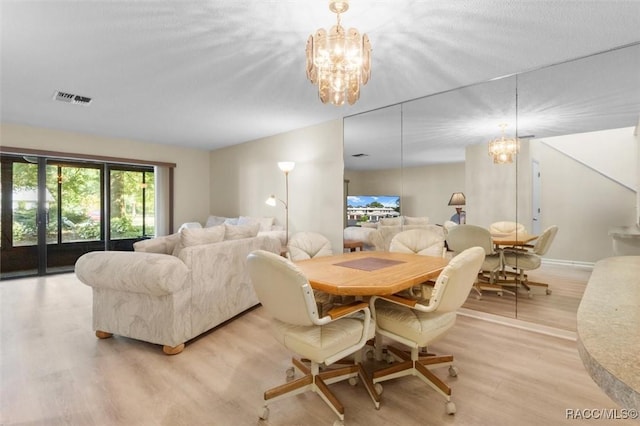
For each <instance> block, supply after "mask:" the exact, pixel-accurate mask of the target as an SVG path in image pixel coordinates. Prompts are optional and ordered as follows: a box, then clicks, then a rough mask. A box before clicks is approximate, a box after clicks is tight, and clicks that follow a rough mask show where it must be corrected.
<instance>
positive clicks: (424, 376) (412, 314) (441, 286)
mask: <svg viewBox="0 0 640 426" xmlns="http://www.w3.org/2000/svg"><path fill="white" fill-rule="evenodd" d="M461 226H464V225H461ZM484 256H485V252H484V250H483V249H482V248H481V247H473V248H470V249H467V250H465V251H463V252H462V253H460V254H459V255H458V256H456V257H455V258H453V259H452V260H451V262H449V264H448V265H447V266H446V267H445V269H444V270H443V271H442V272H441V273H440V275H439V276H438V279H437V280H436V284H435V287H434V289H433V294H432V296H431V298H430V299H429V301H428V303H427V304H421V303H417V302H416V301H415V300H409V299H404V298H401V297H398V296H374V297H372V298H371V301H370V306H371V311H372V314H373V317H374V319H375V321H376V328H377V329H376V344H375V348H376V349H375V350H376V358H377V359H381V358H382V353H381V347H382V346H381V345H382V343H383V342H382V339H383V338H385V337H386V338H389V339H391V340H393V341H395V342H398V343H401V344H403V345H406V346H408V347H409V348H411V352H410V353H406V352H404V351H402V350H400V349H397V348H395V347H393V346H388V347H387V350H388V353H389V354H390V355H391V356H392V357H393V358H397V359H399V360H400V362H399V363H396V364H394V365H391V366H389V367H387V368H383V369H381V370H377V371H375V372H374V373H373V382H374V383H375V388H376V391H377V392H378V393H381V392H382V385H381V384H380V382H383V381H385V380H390V379H395V378H399V377H403V376H408V375H413V376H417V377H418V378H420V379H421V380H422V381H424V382H425V383H427V384H428V385H429V386H431V387H432V388H433V389H435V390H436V391H437V392H438V393H439V394H440V395H442V396H444V398H445V399H446V401H447V402H446V406H445V407H446V412H447V413H448V414H454V413H455V412H456V406H455V404H454V402H453V401H452V400H451V389H450V388H449V387H448V386H447V385H446V384H445V383H444V382H443V381H442V380H440V379H439V378H438V377H437V376H435V375H434V374H433V373H432V372H431V371H430V370H431V369H434V368H437V367H443V366H449V374H450V375H451V376H456V375H457V370H456V369H455V367H453V366H452V363H453V356H452V355H440V356H438V355H432V354H431V355H429V356H426V357H420V356H419V350H420V348H421V347H424V346H427V345H428V344H430V343H433V342H434V341H435V340H437V339H438V338H440V337H442V336H444V335H445V334H446V333H447V332H448V331H449V330H450V329H451V327H453V325H454V324H455V321H456V311H457V309H458V308H459V307H460V306H462V304H463V303H464V302H465V300H466V299H467V296H468V295H469V291H470V290H471V287H472V286H473V283H474V281H475V277H476V276H477V274H478V270H479V269H480V267H481V266H482V262H483V261H484Z"/></svg>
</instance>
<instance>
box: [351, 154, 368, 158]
mask: <svg viewBox="0 0 640 426" xmlns="http://www.w3.org/2000/svg"><path fill="white" fill-rule="evenodd" d="M368 156H369V154H362V153H361V154H353V155H352V157H356V158H357V157H368Z"/></svg>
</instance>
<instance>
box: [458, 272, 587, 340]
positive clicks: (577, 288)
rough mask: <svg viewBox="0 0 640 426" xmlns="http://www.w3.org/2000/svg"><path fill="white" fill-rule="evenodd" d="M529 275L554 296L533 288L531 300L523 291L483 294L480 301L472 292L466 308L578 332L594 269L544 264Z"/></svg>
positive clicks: (530, 278) (540, 288)
mask: <svg viewBox="0 0 640 426" xmlns="http://www.w3.org/2000/svg"><path fill="white" fill-rule="evenodd" d="M528 275H529V280H530V281H536V282H541V283H547V284H549V289H551V294H549V295H547V294H545V290H544V289H543V288H542V287H532V294H533V295H532V297H528V295H527V293H526V292H523V291H518V292H517V293H516V295H512V294H508V293H505V294H504V295H503V296H498V295H497V294H496V293H495V292H493V291H484V292H483V295H482V298H481V299H480V300H478V299H477V297H476V296H477V293H476V292H475V291H472V292H471V293H470V294H469V298H468V299H467V301H466V302H465V304H464V307H465V308H468V309H473V310H477V311H482V312H487V313H491V314H495V315H501V316H505V317H509V318H517V319H519V320H523V321H528V322H532V323H536V324H540V325H543V326H547V327H554V328H559V329H562V330H568V331H572V332H576V331H577V324H576V313H577V312H578V306H579V305H580V300H581V299H582V294H583V293H584V290H585V289H586V286H587V281H589V277H590V276H591V268H585V267H581V266H580V267H574V266H566V265H555V264H543V265H542V266H541V267H540V268H539V269H536V270H533V271H529V272H528ZM507 288H508V287H507ZM512 290H513V289H512Z"/></svg>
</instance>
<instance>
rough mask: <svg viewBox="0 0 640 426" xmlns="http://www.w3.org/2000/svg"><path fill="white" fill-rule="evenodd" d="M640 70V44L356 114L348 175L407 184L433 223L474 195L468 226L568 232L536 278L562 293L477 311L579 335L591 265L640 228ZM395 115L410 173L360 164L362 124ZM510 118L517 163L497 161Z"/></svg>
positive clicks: (483, 305) (367, 187) (350, 127)
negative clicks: (621, 231) (509, 223)
mask: <svg viewBox="0 0 640 426" xmlns="http://www.w3.org/2000/svg"><path fill="white" fill-rule="evenodd" d="M638 69H640V45H639V44H638V43H636V44H633V45H629V46H626V47H622V48H619V49H614V50H612V51H608V52H604V53H600V54H595V55H592V56H589V57H585V58H581V59H577V60H574V61H568V62H565V63H562V64H557V65H553V66H549V67H545V68H542V69H538V70H535V71H531V72H527V73H522V74H519V75H516V76H511V77H508V78H503V79H498V80H494V81H490V82H486V83H481V84H477V85H472V86H468V87H465V88H460V89H457V90H453V91H450V92H446V93H441V94H437V95H432V96H427V97H424V98H421V99H417V100H412V101H409V102H406V103H403V104H401V105H396V106H393V107H390V108H388V109H386V108H385V109H383V110H378V111H374V112H371V113H364V114H360V115H359V116H353V117H347V118H345V121H344V128H345V138H344V143H345V179H349V180H350V182H351V183H352V184H353V185H356V186H357V188H358V191H364V192H371V191H374V190H375V189H376V188H379V187H381V188H383V189H382V190H381V193H382V192H388V191H389V190H391V189H393V190H397V188H400V190H401V196H402V214H403V215H407V216H423V215H426V216H429V217H430V222H431V223H442V222H443V221H444V220H446V219H447V218H448V217H449V216H450V215H451V214H452V213H454V210H453V208H451V207H449V206H447V201H448V199H449V197H450V196H451V193H452V192H464V193H465V195H466V196H467V205H466V210H467V222H468V223H475V224H478V225H480V226H489V225H490V224H491V223H492V221H495V220H509V219H511V218H513V221H516V222H520V223H522V224H523V225H524V226H525V227H526V229H527V231H529V232H531V233H535V234H537V235H539V234H540V233H542V231H544V229H546V228H547V227H549V226H551V225H557V226H558V227H559V232H558V234H557V236H556V238H555V240H554V241H553V243H552V245H551V247H550V249H549V251H548V252H547V253H546V254H545V255H544V256H543V264H542V267H541V268H539V269H537V270H534V271H529V272H528V274H529V278H530V280H538V281H542V282H545V283H548V284H549V285H550V287H551V288H552V293H551V294H550V295H546V294H545V293H544V291H542V292H540V291H536V292H534V294H533V296H532V297H531V298H529V297H528V295H527V293H526V292H525V293H518V294H517V295H516V296H515V297H514V296H512V295H508V294H505V295H503V297H497V296H496V295H491V294H488V295H487V296H486V297H484V296H483V298H482V299H481V300H477V299H475V298H472V297H470V298H469V300H468V302H467V304H466V305H465V306H466V307H469V308H472V309H476V310H480V311H484V312H490V313H499V314H500V315H505V316H515V317H517V318H519V319H523V320H526V321H531V322H535V323H539V324H543V325H549V326H552V327H557V328H562V329H566V330H571V331H575V329H576V324H575V317H576V310H577V307H578V305H579V302H580V297H581V295H582V292H583V291H584V286H585V284H586V281H587V280H588V277H589V274H590V266H592V265H593V263H594V262H596V261H597V260H599V259H601V258H604V257H609V256H612V255H614V252H613V249H612V240H611V238H610V236H609V235H608V231H609V229H610V228H611V227H614V226H620V225H634V224H636V223H637V221H638V216H639V215H638V205H639V204H640V201H639V200H638V197H637V188H638V179H639V177H638V174H639V173H638V164H639V155H640V154H639V151H640V150H639V149H638V144H639V142H638V137H639V136H638V128H637V127H638V123H639V118H640V73H638V71H637V70H638ZM386 113H389V115H388V116H387V114H386ZM369 114H372V115H371V116H369ZM375 114H378V115H377V116H376V115H375ZM383 117H386V120H388V121H387V123H393V125H392V127H387V129H390V128H394V129H398V134H397V135H396V137H395V138H394V137H393V136H392V135H390V134H387V135H386V139H389V140H392V139H393V140H394V141H395V142H396V143H395V144H393V145H392V146H398V145H401V157H399V158H400V159H401V163H400V164H401V165H400V166H398V165H397V164H398V163H397V162H395V163H394V164H395V165H393V164H392V165H389V166H388V167H379V168H378V171H376V170H367V171H365V170H364V169H357V168H355V165H354V164H353V163H352V162H351V160H350V157H349V156H350V155H352V154H353V153H354V152H355V151H358V150H362V145H360V146H358V145H353V143H354V141H360V143H362V139H361V138H360V139H359V136H358V132H359V131H362V129H360V130H358V124H362V123H365V122H367V121H368V122H369V124H368V125H367V126H366V127H367V129H368V130H371V129H376V130H375V132H374V134H378V133H380V132H382V129H381V128H380V127H378V128H376V127H375V125H376V123H384V122H385V118H383ZM389 117H393V118H392V119H390V118H389ZM502 121H505V122H506V124H507V125H508V127H507V135H509V136H516V135H517V136H518V137H519V138H520V139H521V151H520V154H519V155H518V157H517V160H516V162H514V163H513V164H510V165H497V164H496V165H494V164H492V163H491V159H490V158H489V157H488V151H487V150H488V141H489V140H490V139H492V138H495V137H496V136H499V134H500V128H499V127H498V126H499V124H500V122H502ZM370 140H374V139H373V138H372V139H370ZM398 141H400V142H399V143H398ZM354 146H355V147H357V148H356V149H355V150H354V149H353V147H354ZM370 149H373V148H372V147H370ZM394 158H395V161H397V159H398V157H395V156H394ZM396 167H400V170H397V169H395V168H396ZM387 176H394V179H395V178H398V179H399V181H395V180H394V179H387ZM382 183H384V184H382ZM389 185H392V186H391V188H390V187H389ZM352 188H353V187H351V188H350V190H351V189H352Z"/></svg>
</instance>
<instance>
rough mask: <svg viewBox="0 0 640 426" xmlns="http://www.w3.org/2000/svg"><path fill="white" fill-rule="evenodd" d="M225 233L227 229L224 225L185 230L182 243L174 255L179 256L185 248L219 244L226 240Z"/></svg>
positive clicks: (176, 247)
mask: <svg viewBox="0 0 640 426" xmlns="http://www.w3.org/2000/svg"><path fill="white" fill-rule="evenodd" d="M224 233H225V228H224V226H223V225H218V226H211V227H209V228H200V229H197V228H193V229H188V228H187V229H183V230H182V231H180V242H179V243H178V244H176V246H175V248H174V249H173V252H172V254H173V255H174V256H178V255H179V254H180V251H181V250H182V249H183V248H185V247H191V246H199V245H201V244H212V243H219V242H220V241H223V240H224Z"/></svg>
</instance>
